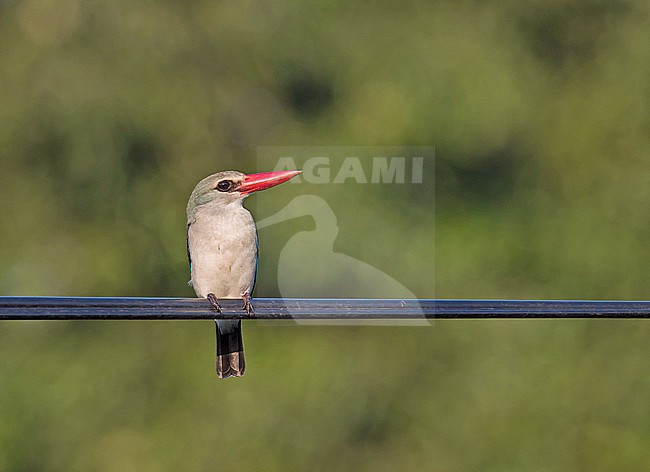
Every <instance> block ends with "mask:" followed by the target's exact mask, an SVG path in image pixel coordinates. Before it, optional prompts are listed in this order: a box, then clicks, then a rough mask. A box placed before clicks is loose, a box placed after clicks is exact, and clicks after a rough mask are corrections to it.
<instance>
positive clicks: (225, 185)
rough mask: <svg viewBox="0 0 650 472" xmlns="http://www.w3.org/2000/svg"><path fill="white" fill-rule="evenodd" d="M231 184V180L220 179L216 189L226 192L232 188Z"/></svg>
mask: <svg viewBox="0 0 650 472" xmlns="http://www.w3.org/2000/svg"><path fill="white" fill-rule="evenodd" d="M232 186H233V181H232V180H222V181H220V182H219V183H218V184H217V187H216V189H217V190H219V191H220V192H227V191H228V190H230V189H231V188H232Z"/></svg>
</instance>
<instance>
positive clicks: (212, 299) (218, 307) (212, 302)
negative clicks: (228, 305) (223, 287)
mask: <svg viewBox="0 0 650 472" xmlns="http://www.w3.org/2000/svg"><path fill="white" fill-rule="evenodd" d="M207 298H208V301H209V302H210V305H212V308H214V309H215V310H217V313H219V314H221V313H222V311H221V305H219V302H218V301H217V297H215V296H214V293H208V297H207Z"/></svg>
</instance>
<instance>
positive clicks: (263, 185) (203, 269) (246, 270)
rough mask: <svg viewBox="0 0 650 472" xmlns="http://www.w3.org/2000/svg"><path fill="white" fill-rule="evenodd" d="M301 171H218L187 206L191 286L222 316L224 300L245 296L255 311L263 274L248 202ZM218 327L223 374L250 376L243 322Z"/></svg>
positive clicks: (199, 186) (220, 374)
mask: <svg viewBox="0 0 650 472" xmlns="http://www.w3.org/2000/svg"><path fill="white" fill-rule="evenodd" d="M299 173H300V171H294V170H289V171H277V172H261V173H259V174H248V175H246V174H242V173H241V172H237V171H232V170H231V171H225V172H218V173H216V174H213V175H210V176H208V177H206V178H205V179H203V180H201V181H200V182H199V183H198V184H197V185H196V187H195V188H194V190H193V191H192V195H190V200H189V202H188V203H187V257H188V259H189V262H190V285H191V286H192V287H193V288H194V291H195V292H196V294H197V295H198V296H199V297H204V298H207V299H208V300H209V301H210V303H211V304H212V306H213V307H214V308H215V310H217V311H218V312H221V308H220V306H219V302H218V299H219V298H241V299H242V300H243V303H244V304H243V309H244V310H246V312H247V313H248V314H249V315H250V314H251V313H252V306H251V292H252V291H253V285H254V283H255V272H256V270H257V231H256V229H255V222H254V221H253V217H252V216H251V214H250V213H249V212H248V210H246V209H245V208H244V207H243V206H242V203H243V202H244V199H245V198H246V197H248V196H249V195H250V194H251V193H253V192H256V191H258V190H264V189H267V188H271V187H274V186H276V185H278V184H281V183H282V182H286V181H287V180H289V179H291V178H292V177H295V176H296V175H298V174H299ZM215 321H216V323H217V376H218V377H219V378H226V377H241V376H242V375H244V370H245V367H246V364H245V362H244V344H243V342H242V334H241V320H215Z"/></svg>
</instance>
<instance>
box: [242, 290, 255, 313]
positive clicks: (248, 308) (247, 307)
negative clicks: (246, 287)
mask: <svg viewBox="0 0 650 472" xmlns="http://www.w3.org/2000/svg"><path fill="white" fill-rule="evenodd" d="M242 299H243V300H244V306H243V307H242V308H243V309H244V311H245V312H246V314H247V315H248V316H251V315H254V314H255V311H254V310H253V304H252V303H251V295H250V293H245V294H244V296H243V297H242Z"/></svg>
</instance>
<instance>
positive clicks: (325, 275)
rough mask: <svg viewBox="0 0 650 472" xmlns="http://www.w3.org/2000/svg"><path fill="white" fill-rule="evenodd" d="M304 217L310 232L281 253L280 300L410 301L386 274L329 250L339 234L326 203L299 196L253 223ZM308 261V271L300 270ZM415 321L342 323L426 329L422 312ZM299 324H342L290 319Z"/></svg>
mask: <svg viewBox="0 0 650 472" xmlns="http://www.w3.org/2000/svg"><path fill="white" fill-rule="evenodd" d="M303 216H309V217H311V218H312V219H313V221H314V223H315V228H314V229H313V230H310V231H299V232H297V233H296V234H294V235H293V236H291V238H289V240H288V241H287V242H286V244H285V245H284V247H283V248H282V250H281V252H280V258H279V261H278V269H277V280H278V288H279V290H280V294H281V295H282V297H284V298H301V297H305V296H306V294H309V296H310V297H315V298H397V299H415V298H417V297H416V296H415V294H414V293H413V292H411V291H410V290H409V289H408V288H406V287H405V286H404V285H403V284H401V283H400V282H399V281H397V280H395V279H394V278H393V277H391V276H390V275H388V274H387V273H386V272H384V271H382V270H380V269H378V268H376V267H374V266H372V265H370V264H368V263H366V262H364V261H361V260H359V259H355V258H354V257H351V256H349V255H347V254H343V253H340V252H335V251H334V242H335V240H336V237H337V235H338V232H339V227H338V222H337V218H336V215H335V213H334V211H333V210H332V208H331V207H330V205H329V204H328V203H327V202H326V201H325V199H323V198H321V197H319V196H316V195H299V196H297V197H295V198H294V199H293V200H291V201H290V202H289V203H288V204H287V205H286V206H285V207H284V208H283V209H281V210H280V211H278V212H277V213H275V214H274V215H272V216H269V217H267V218H264V219H263V220H261V221H258V222H257V228H258V230H260V229H263V228H267V227H269V226H272V225H276V224H279V223H282V222H285V221H288V220H292V219H295V218H300V217H303ZM306 258H308V261H309V264H308V270H305V267H306V264H305V261H306ZM421 315H422V318H421V319H419V318H416V319H414V320H399V321H398V320H375V321H368V320H365V321H356V322H355V321H351V320H350V321H348V320H346V321H345V324H351V323H360V324H364V325H368V324H369V323H370V324H377V325H386V324H390V325H395V324H400V325H404V324H407V325H418V326H429V325H430V324H431V323H430V321H428V320H427V319H426V318H425V316H424V313H422V314H421ZM295 321H296V322H298V323H308V324H314V323H327V324H332V323H341V320H331V321H327V320H309V321H307V320H295Z"/></svg>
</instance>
